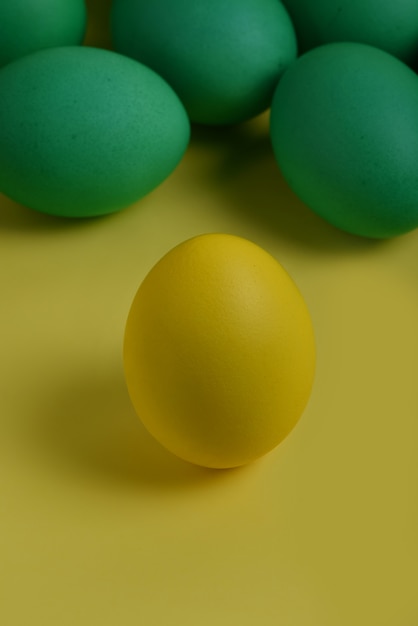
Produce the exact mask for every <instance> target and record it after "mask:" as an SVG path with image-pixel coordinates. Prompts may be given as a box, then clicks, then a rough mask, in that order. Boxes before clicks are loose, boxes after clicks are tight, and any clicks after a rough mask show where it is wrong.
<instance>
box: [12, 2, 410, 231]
mask: <svg viewBox="0 0 418 626" xmlns="http://www.w3.org/2000/svg"><path fill="white" fill-rule="evenodd" d="M86 22H87V9H86V5H85V2H84V0H13V1H12V0H3V1H2V3H1V6H0V66H1V69H0V93H1V98H0V191H2V192H3V193H4V194H6V195H8V196H9V197H11V198H12V199H14V200H15V201H17V202H19V203H21V204H23V205H26V206H28V207H31V208H33V209H36V210H39V211H42V212H45V213H50V214H54V215H60V216H65V217H91V216H97V215H103V214H106V213H111V212H114V211H117V210H119V209H122V208H123V207H126V206H128V205H130V204H132V203H133V202H135V201H136V200H138V199H139V198H141V197H143V196H144V195H146V194H147V193H149V192H150V191H151V190H152V189H154V188H155V187H156V186H157V185H159V184H160V183H161V182H162V181H163V180H164V179H165V178H167V176H169V174H170V173H171V172H172V171H173V170H174V169H175V167H176V166H177V164H178V163H179V162H180V161H181V159H182V157H183V155H184V153H185V151H186V149H187V146H188V143H189V139H190V122H192V123H198V124H206V125H218V126H219V125H231V124H237V123H241V122H243V121H245V120H248V119H250V118H252V117H254V116H256V115H258V114H260V113H262V112H263V111H266V110H267V109H269V108H271V114H270V120H271V125H270V129H271V141H272V145H273V149H274V154H275V156H276V159H277V162H278V165H279V167H280V169H281V171H282V173H283V175H284V177H285V178H286V180H287V181H288V183H289V185H290V186H291V188H292V189H293V190H294V192H295V193H296V194H297V195H298V196H299V197H300V198H301V199H302V200H303V201H304V202H305V203H306V204H307V205H308V206H309V207H310V208H311V209H312V210H314V211H315V212H317V213H318V214H319V215H321V216H322V217H323V218H325V219H326V220H328V221H329V222H331V223H332V224H334V225H335V226H337V227H339V228H341V229H343V230H346V231H348V232H351V233H354V234H358V235H363V236H366V237H378V238H384V237H391V236H394V235H398V234H401V233H404V232H407V231H410V230H412V229H414V228H416V227H417V226H418V172H417V162H418V77H417V76H416V74H415V72H414V70H413V69H412V67H413V64H414V62H415V59H416V57H417V56H418V5H417V3H416V2H415V1H413V0H400V1H399V2H398V3H396V4H395V3H393V2H388V1H387V0H385V1H382V0H356V1H353V0H351V1H348V0H320V1H318V2H311V1H310V0H283V2H280V1H279V0H228V1H227V2H226V1H225V0H210V1H209V0H152V1H150V0H114V1H113V3H112V5H111V8H110V11H109V32H110V34H111V41H112V48H113V50H105V49H101V48H94V47H89V46H85V45H82V42H83V40H84V34H85V29H86Z"/></svg>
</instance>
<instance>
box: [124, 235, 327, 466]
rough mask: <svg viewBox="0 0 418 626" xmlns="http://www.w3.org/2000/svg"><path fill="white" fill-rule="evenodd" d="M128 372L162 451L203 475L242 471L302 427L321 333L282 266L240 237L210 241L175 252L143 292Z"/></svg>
mask: <svg viewBox="0 0 418 626" xmlns="http://www.w3.org/2000/svg"><path fill="white" fill-rule="evenodd" d="M124 365H125V374H126V381H127V385H128V390H129V393H130V396H131V399H132V403H133V405H134V407H135V409H136V411H137V413H138V416H139V417H140V419H141V420H142V422H143V424H144V425H145V426H146V428H147V429H148V430H149V432H150V433H151V434H152V435H153V436H154V437H155V438H156V439H157V440H158V441H159V442H160V443H161V444H162V445H163V446H165V447H166V448H167V449H168V450H170V451H171V452H173V453H174V454H176V455H177V456H179V457H181V458H183V459H185V460H187V461H189V462H192V463H195V464H197V465H203V466H207V467H214V468H227V467H235V466H238V465H243V464H244V463H248V462H250V461H253V460H254V459H256V458H258V457H260V456H262V455H264V454H266V453H267V452H269V451H270V450H272V449H273V448H274V447H275V446H277V445H278V444H279V443H280V442H281V441H282V440H283V439H284V438H285V437H286V436H287V435H288V434H289V433H290V431H291V430H292V429H293V428H294V426H295V425H296V423H297V422H298V420H299V419H300V417H301V414H302V412H303V410H304V409H305V406H306V404H307V401H308V398H309V396H310V392H311V388H312V384H313V377H314V370H315V341H314V333H313V328H312V323H311V319H310V315H309V312H308V309H307V306H306V303H305V301H304V299H303V297H302V295H301V293H300V291H299V290H298V288H297V286H296V285H295V283H294V282H293V280H292V279H291V278H290V276H289V275H288V274H287V272H286V270H285V269H284V268H283V267H282V266H281V265H280V264H279V263H278V262H277V261H276V259H275V258H273V257H272V256H271V255H270V254H268V253H267V252H266V251H265V250H263V249H262V248H260V247H259V246H257V245H256V244H254V243H252V242H251V241H248V240H246V239H243V238H241V237H236V236H232V235H226V234H216V233H214V234H206V235H201V236H197V237H194V238H192V239H189V240H187V241H185V242H182V243H181V244H179V245H177V246H176V247H175V248H173V249H172V250H170V251H169V252H168V253H167V254H166V255H165V256H164V257H163V258H162V259H160V261H159V262H158V263H157V264H156V265H155V266H154V267H153V268H152V269H151V271H150V272H149V273H148V275H147V276H146V278H145V279H144V281H143V282H142V284H141V285H140V287H139V289H138V291H137V294H136V296H135V298H134V300H133V302H132V306H131V308H130V312H129V316H128V320H127V323H126V329H125V340H124Z"/></svg>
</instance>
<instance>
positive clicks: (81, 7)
mask: <svg viewBox="0 0 418 626" xmlns="http://www.w3.org/2000/svg"><path fill="white" fill-rule="evenodd" d="M86 22H87V10H86V4H85V1H84V0H1V1H0V66H2V65H5V64H6V63H9V62H10V61H13V60H14V59H18V58H19V57H22V56H24V55H26V54H30V53H31V52H35V50H42V49H43V48H53V47H55V46H70V45H78V44H81V43H82V41H83V39H84V34H85V31H86Z"/></svg>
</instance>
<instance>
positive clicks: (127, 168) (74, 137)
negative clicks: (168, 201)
mask: <svg viewBox="0 0 418 626" xmlns="http://www.w3.org/2000/svg"><path fill="white" fill-rule="evenodd" d="M0 93H1V94H2V95H1V98H0V191H2V192H3V193H4V194H6V195H7V196H9V197H10V198H12V199H13V200H15V201H17V202H19V203H21V204H23V205H25V206H27V207H31V208H33V209H37V210H39V211H42V212H45V213H50V214H53V215H60V216H65V217H91V216H95V215H102V214H106V213H111V212H114V211H117V210H119V209H121V208H123V207H126V206H128V205H129V204H131V203H133V202H135V201H136V200H138V199H139V198H141V197H142V196H144V195H146V194H147V193H149V192H150V191H151V190H152V189H154V188H155V187H156V186H157V185H159V184H160V183H161V182H162V181H163V180H164V179H165V178H166V177H167V176H168V175H169V174H170V173H171V172H172V171H173V170H174V169H175V167H176V166H177V164H178V163H179V161H180V160H181V158H182V156H183V154H184V151H185V150H186V147H187V145H188V141H189V136H190V123H189V120H188V117H187V114H186V112H185V110H184V107H183V105H182V104H181V102H180V100H179V99H178V97H177V95H176V94H175V93H174V91H173V90H172V88H171V87H170V86H169V85H168V84H167V83H166V82H165V81H164V80H163V79H162V78H161V77H160V76H158V75H157V74H156V73H155V72H153V71H152V70H150V69H149V68H147V67H145V66H143V65H141V64H140V63H138V62H136V61H134V60H132V59H128V58H126V57H124V56H122V55H119V54H117V53H115V52H111V51H108V50H102V49H98V48H88V47H62V48H55V49H48V50H42V51H40V52H35V53H33V54H31V55H29V56H26V57H24V58H21V59H19V60H17V61H14V62H13V63H10V64H9V65H7V66H5V67H4V68H3V69H2V70H0Z"/></svg>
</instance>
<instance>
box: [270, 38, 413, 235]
mask: <svg viewBox="0 0 418 626" xmlns="http://www.w3.org/2000/svg"><path fill="white" fill-rule="evenodd" d="M271 139H272V143H273V148H274V152H275V156H276V159H277V161H278V164H279V166H280V169H281V170H282V173H283V175H284V177H285V178H286V180H287V181H288V183H289V185H290V187H291V188H292V189H293V190H294V191H295V193H296V194H297V195H298V196H299V197H300V198H301V199H302V200H303V201H304V202H305V203H306V204H307V205H308V206H309V207H310V208H311V209H313V210H314V211H315V212H316V213H318V214H319V215H321V216H322V217H323V218H325V219H326V220H328V221H329V222H331V223H332V224H334V225H335V226H337V227H339V228H341V229H342V230H346V231H348V232H350V233H354V234H357V235H363V236H365V237H373V238H386V237H392V236H394V235H399V234H402V233H405V232H407V231H409V230H412V229H413V228H415V227H417V226H418V170H417V163H418V78H417V76H416V75H415V74H414V72H413V71H412V70H411V69H409V68H408V67H407V66H406V65H405V64H404V63H402V62H401V61H399V60H398V59H396V58H395V57H393V56H391V55H389V54H388V53H386V52H383V51H382V50H378V49H377V48H373V47H371V46H367V45H363V44H356V43H334V44H328V45H326V46H322V47H319V48H315V49H314V50H311V51H310V52H307V53H306V54H304V55H302V56H301V57H300V58H299V59H298V60H297V61H296V62H295V63H294V64H293V65H292V67H290V68H289V69H288V71H287V72H286V73H285V74H284V76H283V77H282V79H281V81H280V83H279V85H278V87H277V89H276V92H275V95H274V99H273V104H272V109H271Z"/></svg>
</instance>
